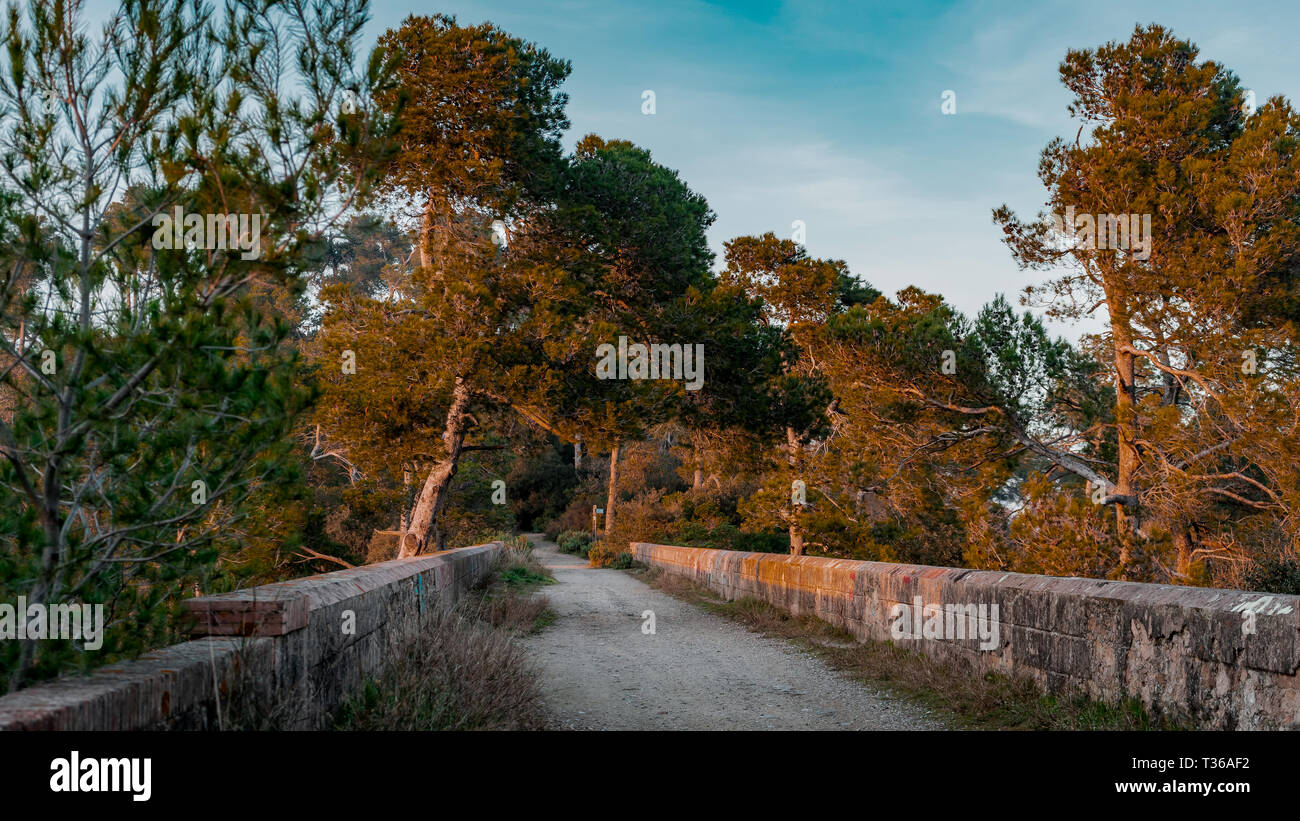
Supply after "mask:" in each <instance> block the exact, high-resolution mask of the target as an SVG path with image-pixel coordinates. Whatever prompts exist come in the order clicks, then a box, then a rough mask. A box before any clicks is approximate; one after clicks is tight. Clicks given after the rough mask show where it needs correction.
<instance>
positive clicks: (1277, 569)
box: [1244, 558, 1300, 595]
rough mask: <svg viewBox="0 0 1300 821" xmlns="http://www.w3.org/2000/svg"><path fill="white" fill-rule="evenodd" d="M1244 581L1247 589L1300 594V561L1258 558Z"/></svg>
mask: <svg viewBox="0 0 1300 821" xmlns="http://www.w3.org/2000/svg"><path fill="white" fill-rule="evenodd" d="M1244 582H1245V588H1246V589H1247V590H1258V591H1259V592H1261V593H1285V594H1291V595H1300V562H1297V561H1296V560H1295V559H1290V558H1265V559H1259V560H1256V561H1255V562H1254V563H1253V564H1251V566H1250V567H1249V568H1248V569H1247V570H1246V572H1245V574H1244Z"/></svg>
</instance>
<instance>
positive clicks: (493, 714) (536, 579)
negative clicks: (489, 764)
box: [334, 539, 555, 730]
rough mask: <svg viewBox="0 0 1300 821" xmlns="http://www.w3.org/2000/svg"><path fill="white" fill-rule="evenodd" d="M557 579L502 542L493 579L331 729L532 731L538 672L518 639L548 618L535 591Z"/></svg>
mask: <svg viewBox="0 0 1300 821" xmlns="http://www.w3.org/2000/svg"><path fill="white" fill-rule="evenodd" d="M553 583H554V579H552V578H551V576H550V574H549V573H547V571H546V569H545V568H544V567H542V565H541V564H540V563H539V562H537V560H536V559H535V558H534V557H533V555H532V546H531V545H529V544H528V543H527V540H524V539H518V540H515V539H512V540H509V541H507V543H506V549H505V551H504V552H503V553H502V556H501V558H500V559H499V560H498V563H497V566H496V568H494V570H493V572H492V574H491V575H490V577H489V578H488V579H487V580H486V581H485V582H484V583H483V584H481V585H479V586H478V587H477V588H475V589H474V590H471V591H469V592H468V593H467V594H466V595H465V596H464V597H463V598H462V599H461V601H459V602H458V603H457V604H456V605H455V606H453V607H450V608H444V609H443V610H441V611H439V612H437V613H436V614H435V616H434V618H433V623H432V624H431V625H430V626H429V628H428V629H426V630H425V631H424V632H422V633H421V634H420V635H419V636H417V637H416V638H415V639H414V640H413V641H411V642H408V643H407V644H405V645H403V646H401V647H399V648H397V649H396V651H395V653H394V661H393V663H392V664H390V665H389V667H388V669H387V670H385V672H384V673H383V675H381V676H380V677H379V678H378V679H373V680H370V681H367V682H366V684H365V685H364V686H363V687H362V688H361V691H360V692H359V693H357V694H355V695H354V696H353V697H352V698H350V699H348V700H347V701H345V702H344V703H343V705H342V706H341V707H340V708H339V710H338V712H337V714H336V716H335V721H334V728H335V729H338V730H537V729H543V728H544V727H545V719H544V717H543V713H542V699H541V693H540V690H539V685H538V680H537V674H536V672H535V671H534V670H533V668H532V667H531V665H529V664H528V662H527V659H526V657H525V654H524V650H523V647H522V646H521V645H520V643H519V641H518V638H519V637H520V636H521V635H524V634H528V633H533V632H536V631H539V630H542V629H544V628H545V627H546V626H547V625H549V624H551V623H553V622H554V620H555V613H554V611H552V610H551V608H550V603H549V601H548V600H547V599H546V597H545V596H541V595H537V594H536V591H537V589H538V588H540V587H543V586H545V585H547V584H553Z"/></svg>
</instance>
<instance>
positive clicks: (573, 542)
mask: <svg viewBox="0 0 1300 821" xmlns="http://www.w3.org/2000/svg"><path fill="white" fill-rule="evenodd" d="M556 544H557V545H558V546H559V548H560V552H561V553H573V554H576V555H579V556H582V557H583V558H584V559H585V558H586V557H587V551H588V550H590V549H591V534H590V533H588V532H587V531H585V530H566V531H565V532H563V533H561V534H560V538H559V539H557V540H556Z"/></svg>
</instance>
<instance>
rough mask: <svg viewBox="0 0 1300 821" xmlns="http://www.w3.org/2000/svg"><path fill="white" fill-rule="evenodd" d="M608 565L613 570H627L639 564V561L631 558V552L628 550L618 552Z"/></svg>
mask: <svg viewBox="0 0 1300 821" xmlns="http://www.w3.org/2000/svg"><path fill="white" fill-rule="evenodd" d="M609 566H610V568H611V569H613V570H628V569H630V568H633V567H638V566H641V563H640V562H638V561H637V560H636V559H634V558H632V554H631V553H630V552H628V553H620V554H618V555H617V556H615V557H614V561H612V562H610V563H609Z"/></svg>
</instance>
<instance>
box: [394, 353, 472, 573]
mask: <svg viewBox="0 0 1300 821" xmlns="http://www.w3.org/2000/svg"><path fill="white" fill-rule="evenodd" d="M468 412H469V385H468V384H466V382H465V380H464V378H463V377H460V376H458V377H456V387H455V388H453V389H452V392H451V406H450V407H449V408H447V422H446V425H445V426H444V428H443V432H442V443H443V446H444V448H445V450H446V453H444V454H443V456H442V458H441V459H440V460H438V461H437V462H436V463H435V464H434V466H433V468H432V469H431V470H430V471H429V476H428V478H426V479H425V480H424V487H423V488H422V489H421V490H420V497H419V498H418V499H416V501H415V507H414V508H413V509H412V510H411V522H410V533H409V534H406V535H403V536H402V545H401V548H400V549H399V550H398V553H397V555H398V557H399V558H405V557H407V556H418V555H421V554H423V553H427V552H429V547H430V545H431V543H432V542H434V541H436V543H437V545H438V547H441V546H442V541H443V534H442V532H441V529H440V528H437V527H436V523H437V521H438V517H439V516H440V515H441V514H442V511H443V508H445V507H446V506H447V497H448V496H449V495H450V491H451V480H452V478H453V477H455V475H456V468H457V467H459V466H460V455H461V451H462V450H463V449H464V445H465V434H466V432H467V431H468V428H469V416H468ZM431 536H433V537H435V538H433V539H431V538H430V537H431Z"/></svg>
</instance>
